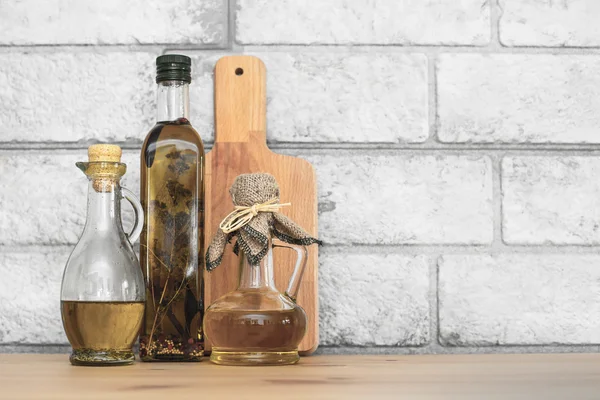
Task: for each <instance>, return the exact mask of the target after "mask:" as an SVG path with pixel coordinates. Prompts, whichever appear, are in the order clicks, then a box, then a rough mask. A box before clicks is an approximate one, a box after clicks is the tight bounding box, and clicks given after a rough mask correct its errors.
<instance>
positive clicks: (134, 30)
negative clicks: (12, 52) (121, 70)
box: [0, 0, 227, 82]
mask: <svg viewBox="0 0 600 400" xmlns="http://www.w3.org/2000/svg"><path fill="white" fill-rule="evenodd" d="M0 15H2V25H0V44H4V45H55V44H166V43H177V44H188V43H189V44H210V45H220V44H223V43H224V41H225V37H226V29H227V28H226V26H227V22H226V21H227V1H226V0H208V1H207V0H189V1H184V0H175V1H160V0H145V1H144V0H134V1H129V2H127V4H126V5H125V4H123V3H122V2H121V1H119V0H104V1H101V2H96V1H94V2H80V1H77V0H66V1H64V0H49V1H44V2H42V3H39V2H37V1H34V0H24V1H5V2H2V4H0ZM124 64H125V63H123V64H120V66H123V65H124ZM115 71H117V70H115ZM125 82H126V81H125Z"/></svg>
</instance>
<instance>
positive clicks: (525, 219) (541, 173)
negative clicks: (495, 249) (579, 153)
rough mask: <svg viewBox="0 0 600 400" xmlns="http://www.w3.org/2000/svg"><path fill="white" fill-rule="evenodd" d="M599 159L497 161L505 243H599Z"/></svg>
mask: <svg viewBox="0 0 600 400" xmlns="http://www.w3.org/2000/svg"><path fill="white" fill-rule="evenodd" d="M599 175H600V158H598V157H507V158H505V159H504V160H503V162H502V210H503V222H502V224H503V235H504V241H505V242H506V243H510V244H555V245H569V244H571V245H598V244H600V204H599V203H598V193H600V182H598V176H599Z"/></svg>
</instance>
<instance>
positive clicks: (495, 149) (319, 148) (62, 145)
mask: <svg viewBox="0 0 600 400" xmlns="http://www.w3.org/2000/svg"><path fill="white" fill-rule="evenodd" d="M94 143H98V141H95V140H89V141H81V142H0V151H9V152H10V151H23V150H34V151H35V150H40V151H43V150H65V151H68V150H86V149H87V148H88V146H90V145H91V144H94ZM112 143H114V144H117V145H119V146H121V147H122V148H123V149H126V150H139V149H141V147H142V141H126V142H120V141H113V142H112ZM267 144H268V145H269V148H271V149H273V150H289V151H305V150H312V151H315V152H316V153H319V152H327V151H329V150H342V151H343V150H346V151H350V152H351V151H382V152H384V153H385V152H389V151H396V152H409V153H410V152H413V153H415V154H418V153H427V152H436V151H445V152H447V154H457V153H465V155H467V154H482V155H484V154H485V155H487V154H494V153H510V155H522V154H537V155H556V154H554V153H562V154H563V155H568V154H569V153H573V154H578V155H581V154H582V153H592V154H594V155H596V153H598V152H600V144H595V143H594V144H537V145H536V144H522V145H518V144H493V145H486V144H452V143H439V142H435V141H431V142H425V143H418V144H411V143H319V142H296V143H293V142H271V141H268V142H267ZM204 145H205V147H206V148H207V149H210V148H212V145H213V143H212V141H206V142H204Z"/></svg>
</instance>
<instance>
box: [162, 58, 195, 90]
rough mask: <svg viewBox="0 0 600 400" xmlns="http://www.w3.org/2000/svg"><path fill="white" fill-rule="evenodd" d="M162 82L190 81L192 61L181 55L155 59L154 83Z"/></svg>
mask: <svg viewBox="0 0 600 400" xmlns="http://www.w3.org/2000/svg"><path fill="white" fill-rule="evenodd" d="M164 81H184V82H186V83H190V82H191V81H192V60H191V59H190V58H189V57H188V56H184V55H181V54H166V55H164V56H158V57H156V83H159V82H164Z"/></svg>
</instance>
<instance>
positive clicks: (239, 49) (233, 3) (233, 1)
mask: <svg viewBox="0 0 600 400" xmlns="http://www.w3.org/2000/svg"><path fill="white" fill-rule="evenodd" d="M236 11H237V0H230V10H229V12H230V13H231V19H230V20H229V23H230V24H231V49H232V51H233V52H234V53H235V54H238V53H243V52H244V46H242V45H240V44H238V43H237V42H236V39H235V36H236V33H237V26H236Z"/></svg>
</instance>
